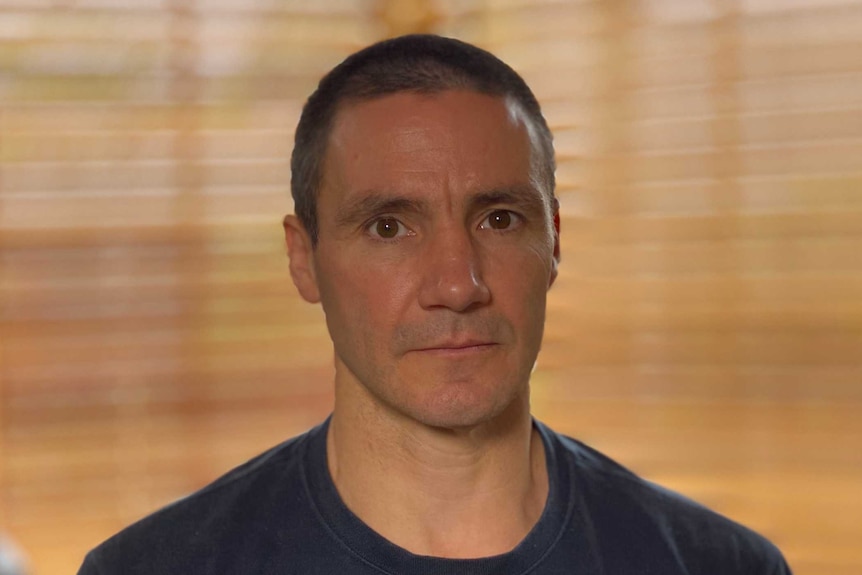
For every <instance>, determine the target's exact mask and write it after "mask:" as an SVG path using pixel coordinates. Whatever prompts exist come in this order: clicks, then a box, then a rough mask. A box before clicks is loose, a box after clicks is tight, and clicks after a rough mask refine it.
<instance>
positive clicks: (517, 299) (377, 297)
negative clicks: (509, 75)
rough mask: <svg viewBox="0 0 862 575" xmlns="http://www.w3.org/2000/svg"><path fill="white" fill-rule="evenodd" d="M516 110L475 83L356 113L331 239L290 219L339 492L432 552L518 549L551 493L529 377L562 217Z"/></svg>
mask: <svg viewBox="0 0 862 575" xmlns="http://www.w3.org/2000/svg"><path fill="white" fill-rule="evenodd" d="M513 106H516V104H513V103H511V102H509V101H507V100H506V99H504V98H497V97H492V96H486V95H482V94H478V93H474V92H469V91H444V92H441V93H437V94H430V95H422V94H412V93H396V94H393V95H388V96H384V97H380V98H376V99H372V100H369V101H364V102H359V103H350V104H346V105H343V106H342V108H341V109H340V110H339V112H338V115H337V116H336V119H335V123H334V126H333V129H332V133H331V136H330V141H329V147H328V149H327V154H326V157H325V162H324V177H323V182H322V186H321V190H320V193H319V197H318V208H317V214H318V220H319V226H320V228H319V229H320V235H319V241H318V244H317V245H316V246H315V247H312V245H311V242H310V239H309V237H308V234H307V233H306V231H305V230H304V228H303V227H302V226H301V224H299V222H298V221H297V220H296V218H295V217H293V216H288V217H286V218H285V233H286V240H287V245H288V253H289V256H290V269H291V276H292V278H293V281H294V283H295V284H296V286H297V288H298V289H299V292H300V294H301V295H302V297H303V298H304V299H306V300H307V301H309V302H314V303H316V302H320V303H321V304H322V306H323V309H324V312H325V314H326V322H327V327H328V328H329V332H330V335H331V337H332V341H333V345H334V349H335V367H336V376H335V409H334V412H333V416H332V422H331V425H330V429H329V436H328V437H327V445H328V464H329V468H330V472H331V474H332V477H333V480H334V481H335V485H336V487H337V489H338V492H339V494H340V495H341V497H342V499H343V500H344V502H345V504H346V505H347V506H348V508H350V509H351V511H353V512H354V513H355V514H356V515H357V516H358V517H359V518H360V519H362V520H363V521H364V522H365V523H366V524H367V525H369V526H370V527H371V528H372V529H374V530H375V531H376V532H378V533H379V534H381V535H382V536H383V537H385V538H387V539H388V540H390V541H392V542H393V543H395V544H396V545H399V546H401V547H403V548H405V549H407V550H408V551H411V552H413V553H416V554H420V555H433V556H438V557H452V558H467V557H486V556H491V555H497V554H500V553H504V552H507V551H510V550H511V549H513V548H514V547H515V546H516V545H517V544H518V543H519V542H520V541H521V540H522V539H523V538H524V537H525V536H526V534H527V533H528V532H529V530H530V529H531V528H532V527H533V526H534V525H535V523H536V522H537V521H538V519H539V516H540V515H541V513H542V511H543V508H544V504H545V501H546V498H547V492H548V478H547V471H546V467H545V459H544V448H543V446H542V443H541V440H540V438H539V437H538V435H537V433H536V432H535V431H534V430H533V429H532V424H531V419H530V406H529V377H530V371H531V369H532V367H533V365H534V363H535V359H536V356H537V354H538V351H539V347H540V345H541V339H542V332H543V329H544V317H545V304H546V294H547V290H548V289H549V287H550V286H551V284H552V283H553V281H554V279H555V277H556V273H557V272H556V270H557V262H558V260H559V219H558V215H557V211H556V210H557V208H556V202H555V201H554V200H553V198H552V197H551V195H550V193H549V192H548V191H547V190H543V189H541V187H540V184H539V183H538V182H537V178H536V177H535V171H536V170H535V165H536V163H537V162H536V161H535V159H536V158H535V157H534V156H533V154H534V153H536V152H535V151H534V150H535V149H536V147H535V146H534V145H532V142H531V139H530V130H529V129H528V126H527V125H526V123H525V122H526V121H527V120H525V117H524V115H523V114H521V113H518V110H517V109H513Z"/></svg>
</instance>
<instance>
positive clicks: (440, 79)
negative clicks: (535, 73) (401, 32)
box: [290, 34, 556, 245]
mask: <svg viewBox="0 0 862 575" xmlns="http://www.w3.org/2000/svg"><path fill="white" fill-rule="evenodd" d="M446 90H469V91H474V92H478V93H480V94H486V95H489V96H500V97H504V98H511V99H513V100H514V101H515V102H516V103H517V104H518V105H520V106H521V108H523V111H524V113H525V114H526V116H527V118H529V120H530V122H531V123H532V124H533V125H532V126H528V128H531V131H532V130H535V135H536V136H537V137H536V138H535V140H537V143H538V147H539V150H538V152H539V155H540V156H541V157H540V161H539V162H538V168H539V174H538V175H539V177H540V178H541V180H542V183H543V184H544V185H545V186H546V187H547V191H548V194H549V195H550V196H553V194H554V187H555V179H554V170H555V167H556V164H555V160H554V146H553V136H552V135H551V131H550V129H549V128H548V124H547V122H545V118H544V117H543V116H542V110H541V108H540V106H539V103H538V101H537V100H536V97H535V96H534V95H533V92H532V91H531V90H530V88H529V87H528V86H527V83H526V82H524V80H523V78H521V76H519V75H518V73H517V72H515V71H514V70H513V69H512V68H510V67H509V66H508V65H507V64H506V63H505V62H503V61H502V60H500V59H499V58H497V57H496V56H494V55H493V54H491V53H490V52H487V51H485V50H482V49H481V48H477V47H476V46H473V45H471V44H467V43H465V42H461V41H459V40H454V39H452V38H443V37H441V36H434V35H426V34H413V35H408V36H400V37H398V38H392V39H389V40H384V41H382V42H378V43H376V44H372V45H371V46H369V47H367V48H365V49H363V50H360V51H359V52H356V53H355V54H353V55H351V56H349V57H348V58H347V59H345V60H344V61H343V62H341V64H339V65H338V66H336V67H335V68H333V69H332V70H331V71H330V72H329V73H328V74H327V75H326V76H324V77H323V79H321V80H320V83H319V84H318V86H317V89H316V90H315V91H314V93H313V94H311V96H310V97H309V98H308V101H307V102H306V103H305V106H304V107H303V109H302V115H301V116H300V118H299V124H298V125H297V127H296V135H295V139H294V147H293V154H292V156H291V159H290V169H291V180H290V192H291V195H292V196H293V202H294V211H295V212H296V215H297V217H298V218H299V221H300V222H301V223H302V225H303V226H304V227H305V229H306V230H307V231H308V234H309V236H310V237H311V242H312V245H317V238H318V231H319V228H318V221H317V196H318V193H319V191H320V185H321V182H322V179H323V163H324V158H325V155H326V150H327V146H328V143H329V136H330V132H331V130H332V124H333V120H334V119H335V116H336V114H337V113H338V111H339V109H340V106H341V105H342V104H344V103H347V102H361V101H367V100H372V99H374V98H378V97H382V96H386V95H390V94H394V93H397V92H412V93H417V94H435V93H438V92H443V91H446ZM531 139H533V138H531ZM534 145H535V144H534Z"/></svg>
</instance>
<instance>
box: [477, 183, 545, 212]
mask: <svg viewBox="0 0 862 575" xmlns="http://www.w3.org/2000/svg"><path fill="white" fill-rule="evenodd" d="M470 204H471V207H472V208H473V209H482V208H489V207H492V206H496V205H501V204H502V205H512V206H517V207H519V208H520V209H522V210H524V211H526V212H528V213H530V212H535V211H538V210H542V209H543V208H544V207H545V201H544V197H543V195H542V192H540V191H539V190H537V189H535V188H534V187H533V186H528V185H515V186H509V187H503V188H494V189H492V190H488V191H485V192H479V193H477V194H475V195H473V196H472V197H471V198H470Z"/></svg>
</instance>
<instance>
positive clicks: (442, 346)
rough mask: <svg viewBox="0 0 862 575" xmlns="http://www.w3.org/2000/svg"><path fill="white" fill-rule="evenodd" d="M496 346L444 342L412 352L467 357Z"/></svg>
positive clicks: (490, 344)
mask: <svg viewBox="0 0 862 575" xmlns="http://www.w3.org/2000/svg"><path fill="white" fill-rule="evenodd" d="M498 345H499V344H497V343H495V342H491V341H463V342H444V343H439V344H434V345H430V346H428V347H423V348H418V349H415V350H413V351H416V352H421V353H430V354H435V355H469V354H473V353H483V352H487V351H492V350H494V349H496V348H497V346H498Z"/></svg>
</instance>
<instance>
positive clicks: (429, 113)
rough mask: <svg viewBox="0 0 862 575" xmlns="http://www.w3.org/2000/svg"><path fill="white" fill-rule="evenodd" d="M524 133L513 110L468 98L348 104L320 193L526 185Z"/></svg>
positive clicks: (496, 100)
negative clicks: (414, 186) (423, 183)
mask: <svg viewBox="0 0 862 575" xmlns="http://www.w3.org/2000/svg"><path fill="white" fill-rule="evenodd" d="M530 132H531V130H529V129H528V120H527V119H526V115H525V114H523V113H522V111H521V108H520V106H519V105H518V104H517V103H515V102H514V101H511V100H508V99H506V98H502V97H495V96H488V95H484V94H479V93H476V92H470V91H444V92H440V93H435V94H414V93H396V94H392V95H387V96H384V97H381V98H375V99H373V100H368V101H362V102H358V103H349V104H347V105H345V106H343V107H342V108H341V109H340V110H339V112H338V114H337V115H336V118H335V121H334V124H333V127H332V131H331V134H330V140H329V144H328V147H327V153H326V159H325V162H324V170H323V176H324V182H323V184H324V185H323V187H322V188H323V189H322V190H321V191H324V190H326V189H327V188H329V189H332V188H335V189H338V190H342V191H347V192H350V191H352V190H361V189H363V188H380V187H384V188H385V187H387V186H392V185H395V186H400V187H405V186H406V187H409V186H410V185H411V184H415V183H417V182H421V181H422V180H428V181H431V180H434V181H436V182H437V183H438V184H441V185H443V186H445V187H446V188H456V189H461V188H469V187H470V186H489V185H491V186H493V185H512V184H530V183H531V180H532V179H533V178H532V169H531V163H532V162H531V159H532V155H533V151H534V149H535V146H533V145H532V138H531V133H530ZM444 180H445V181H444ZM492 180H500V181H492ZM513 180H514V181H513ZM426 183H427V182H426ZM399 191H404V190H403V189H402V190H399ZM323 195H326V194H323ZM321 200H323V198H321Z"/></svg>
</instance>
